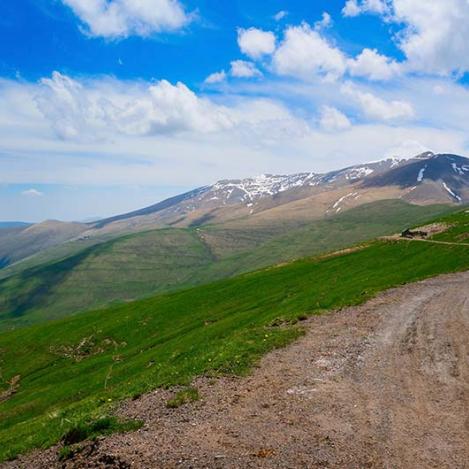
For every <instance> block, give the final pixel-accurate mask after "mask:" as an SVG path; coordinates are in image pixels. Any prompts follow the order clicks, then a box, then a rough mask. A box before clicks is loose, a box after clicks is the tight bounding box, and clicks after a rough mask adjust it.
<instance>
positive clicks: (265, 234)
mask: <svg viewBox="0 0 469 469" xmlns="http://www.w3.org/2000/svg"><path fill="white" fill-rule="evenodd" d="M448 210H450V209H449V208H448V207H447V206H427V207H419V206H414V205H409V204H406V203H404V202H400V201H384V202H376V203H372V204H368V205H363V206H361V207H359V208H356V209H352V210H349V211H347V212H344V213H342V214H340V215H336V216H334V217H330V218H327V219H324V220H320V221H316V222H314V223H311V224H309V225H306V226H300V227H298V226H297V225H288V224H281V223H279V224H277V225H275V224H269V225H264V226H259V227H246V226H243V224H242V223H238V225H236V226H229V227H226V226H223V225H213V226H208V227H204V228H193V229H160V230H152V231H147V232H143V233H139V234H133V235H127V236H122V237H120V238H116V239H113V240H110V241H106V242H102V243H100V244H95V245H88V246H87V247H85V248H82V249H81V250H78V249H77V245H76V244H75V245H73V246H72V247H71V249H72V248H73V250H74V251H72V252H73V254H72V255H70V256H66V251H65V252H63V248H62V251H59V252H60V253H61V255H62V256H63V258H62V259H60V260H55V261H51V262H45V263H42V264H39V265H37V266H33V267H30V268H27V269H25V270H23V271H18V272H17V273H14V274H13V275H10V276H9V277H7V278H4V279H1V280H0V330H2V329H3V330H6V329H11V328H14V327H21V326H25V325H28V324H33V323H38V322H41V321H44V320H50V319H57V318H60V317H64V316H69V315H72V314H75V313H78V312H81V311H85V310H89V309H92V308H96V307H101V306H105V305H108V304H111V303H113V302H127V301H130V300H134V299H138V298H143V297H145V296H149V295H152V294H153V295H154V294H156V293H162V292H168V291H174V290H176V289H180V288H187V287H190V286H195V285H200V284H204V283H209V282H212V281H214V280H218V279H222V278H226V277H230V276H233V275H237V274H240V273H243V272H248V271H252V270H255V269H259V268H262V267H266V266H269V265H273V264H276V263H280V262H287V261H291V260H293V259H297V258H300V257H304V256H312V255H315V254H318V253H322V252H326V251H330V250H335V249H340V248H342V247H345V246H349V245H350V244H354V243H357V242H362V241H366V240H369V239H372V238H375V237H377V236H382V235H385V234H392V233H394V232H396V231H400V230H402V229H404V228H406V227H407V226H409V225H410V224H413V223H418V222H420V221H424V220H426V219H428V218H429V217H431V216H435V215H436V214H441V213H444V212H447V211H448ZM56 249H57V248H56ZM54 252H56V253H57V250H56V251H54Z"/></svg>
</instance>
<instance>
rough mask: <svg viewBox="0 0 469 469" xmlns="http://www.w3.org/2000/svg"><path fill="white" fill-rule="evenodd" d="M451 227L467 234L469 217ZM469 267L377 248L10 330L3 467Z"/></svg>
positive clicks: (468, 257) (448, 256)
mask: <svg viewBox="0 0 469 469" xmlns="http://www.w3.org/2000/svg"><path fill="white" fill-rule="evenodd" d="M448 220H451V223H453V224H454V225H457V226H458V227H459V229H460V231H461V233H462V232H466V233H467V232H468V224H469V213H468V212H460V213H459V214H457V215H450V216H449V218H448ZM442 221H445V219H443V220H442ZM452 229H453V230H454V229H456V226H453V228H452ZM461 233H460V234H459V235H461ZM468 268H469V248H468V247H467V246H466V245H458V244H452V245H446V244H437V243H432V242H412V241H400V240H395V241H384V240H382V241H372V242H369V243H367V244H364V245H361V246H358V247H357V248H355V249H351V250H348V252H345V253H342V254H340V253H336V254H331V255H323V256H321V257H318V258H310V259H304V260H299V261H296V262H293V263H291V264H288V265H282V266H277V267H270V268H267V269H264V270H260V271H256V272H253V273H248V274H244V275H241V276H238V277H236V278H233V279H227V280H222V281H218V282H216V283H212V284H210V285H204V286H199V287H196V288H192V289H188V290H184V291H180V292H175V293H170V294H164V295H160V296H156V297H153V298H148V299H145V300H141V301H137V302H133V303H129V304H123V305H117V306H113V307H111V308H107V309H103V310H97V311H91V312H87V313H83V314H80V315H77V316H74V317H72V318H66V319H62V320H59V321H54V322H50V323H46V324H42V325H37V326H33V327H29V328H23V329H19V330H17V331H12V332H8V333H4V334H2V335H0V365H1V375H0V459H5V458H8V457H13V456H14V455H16V454H17V453H19V452H24V451H26V450H28V449H31V448H33V447H47V446H49V445H51V444H53V443H54V442H56V441H58V440H59V439H60V438H61V437H62V436H63V435H64V434H65V433H67V432H69V431H70V430H71V429H73V428H81V429H83V428H91V429H99V428H100V426H104V425H101V424H100V423H99V422H103V421H105V422H110V420H103V418H105V417H106V416H108V414H109V412H110V411H111V409H112V407H113V405H114V403H115V402H116V401H117V400H119V399H122V398H126V397H132V396H134V395H137V394H139V393H142V392H145V391H148V390H150V389H153V388H155V387H158V386H171V385H175V384H188V383H189V382H190V381H191V379H192V378H193V377H194V376H197V375H201V374H214V373H215V374H218V373H229V374H230V373H244V372H246V370H248V369H249V367H250V366H251V365H252V364H253V363H254V362H255V361H256V360H257V359H258V358H259V357H260V356H261V355H262V354H263V353H265V352H267V351H268V350H271V349H272V348H274V347H278V346H282V345H285V344H286V343H288V342H290V341H291V340H293V339H294V338H296V337H298V336H299V335H300V334H301V333H302V332H301V327H300V326H299V325H298V324H297V323H296V321H297V320H298V319H301V318H303V317H306V316H308V315H313V314H319V313H323V312H325V311H326V310H330V309H333V308H340V307H344V306H346V305H352V304H359V303H362V302H364V301H365V300H367V299H369V298H370V297H372V296H374V295H375V294H376V293H377V292H379V291H382V290H384V289H387V288H389V287H391V286H395V285H399V284H403V283H407V282H412V281H415V280H418V279H423V278H426V277H430V276H434V275H437V274H441V273H445V272H455V271H462V270H466V269H468ZM93 422H98V423H96V424H93ZM86 425H88V426H86ZM104 427H105V429H106V430H108V429H109V425H107V426H104ZM85 433H86V432H85Z"/></svg>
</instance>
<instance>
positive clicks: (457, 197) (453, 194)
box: [443, 182, 462, 202]
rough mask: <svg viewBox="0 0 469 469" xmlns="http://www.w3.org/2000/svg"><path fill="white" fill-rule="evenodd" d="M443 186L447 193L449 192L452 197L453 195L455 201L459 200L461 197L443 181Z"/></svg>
mask: <svg viewBox="0 0 469 469" xmlns="http://www.w3.org/2000/svg"><path fill="white" fill-rule="evenodd" d="M443 187H444V188H445V190H446V191H447V192H448V194H450V195H451V196H452V197H454V198H455V199H456V200H457V201H459V202H461V200H462V199H461V197H459V195H458V194H456V193H455V192H453V191H452V190H451V189H450V188H449V187H448V186H447V185H446V183H445V182H443Z"/></svg>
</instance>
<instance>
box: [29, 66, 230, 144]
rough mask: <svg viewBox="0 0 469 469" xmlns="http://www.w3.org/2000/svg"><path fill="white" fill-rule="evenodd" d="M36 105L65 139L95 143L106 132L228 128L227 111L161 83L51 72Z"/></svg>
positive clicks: (180, 86) (182, 88)
mask: <svg viewBox="0 0 469 469" xmlns="http://www.w3.org/2000/svg"><path fill="white" fill-rule="evenodd" d="M36 102H37V105H38V108H39V110H40V111H41V112H42V114H43V115H44V117H45V118H46V119H48V120H49V122H50V123H51V125H52V127H53V129H54V130H55V132H56V133H57V135H58V136H59V137H60V138H62V139H65V140H77V141H80V140H89V139H92V140H99V139H101V138H107V137H108V136H109V133H112V132H120V133H123V134H127V135H158V134H171V133H177V132H182V131H197V132H213V131H217V130H221V129H225V128H229V127H232V126H233V125H234V123H233V121H232V119H231V118H230V115H229V111H228V109H227V108H224V107H223V106H217V105H215V104H213V103H212V102H211V101H209V100H207V99H203V98H199V97H198V96H197V95H196V94H195V93H194V92H192V91H191V90H190V89H189V88H187V86H185V85H184V84H183V83H177V84H176V85H172V84H171V83H169V82H168V81H166V80H162V81H159V82H156V83H153V84H148V85H145V86H143V85H138V84H129V85H127V84H126V83H125V82H117V81H113V80H104V81H90V82H86V83H84V82H79V81H77V80H74V79H72V78H70V77H67V76H65V75H62V74H60V73H58V72H54V74H53V75H52V78H46V79H43V80H41V86H40V89H39V90H38V92H37V93H36Z"/></svg>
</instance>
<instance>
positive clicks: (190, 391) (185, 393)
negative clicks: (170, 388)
mask: <svg viewBox="0 0 469 469" xmlns="http://www.w3.org/2000/svg"><path fill="white" fill-rule="evenodd" d="M199 399H200V395H199V391H198V389H197V388H194V387H193V386H188V387H186V388H184V389H181V390H180V391H178V392H177V393H176V395H175V396H174V397H173V398H171V399H169V400H168V402H167V403H166V407H168V409H177V408H178V407H181V406H183V405H185V404H189V403H191V402H195V401H198V400H199Z"/></svg>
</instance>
